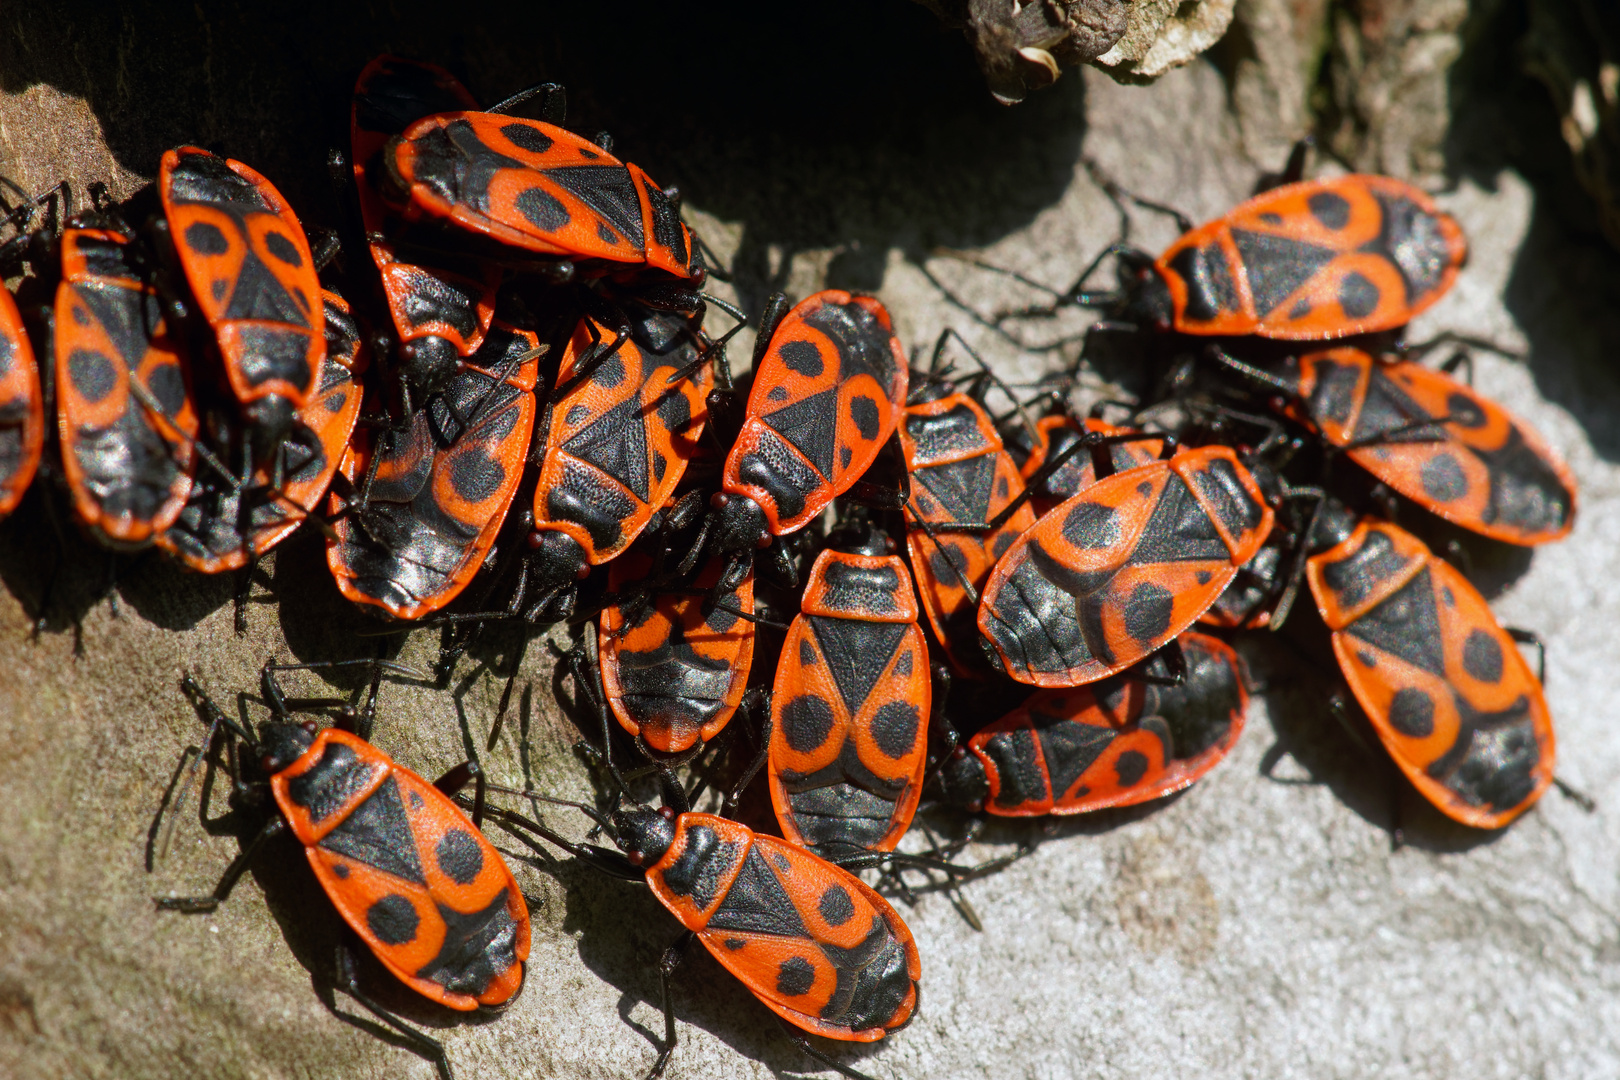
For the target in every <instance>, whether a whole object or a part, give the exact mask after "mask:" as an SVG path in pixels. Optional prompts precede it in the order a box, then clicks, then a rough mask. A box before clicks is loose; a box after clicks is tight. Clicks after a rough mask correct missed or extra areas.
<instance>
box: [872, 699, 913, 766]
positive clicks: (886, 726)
mask: <svg viewBox="0 0 1620 1080" xmlns="http://www.w3.org/2000/svg"><path fill="white" fill-rule="evenodd" d="M921 730H922V713H921V712H920V711H918V709H917V706H915V705H913V704H912V703H911V702H909V701H889V702H885V703H884V704H882V705H880V706H878V711H877V712H876V713H875V714H874V715H873V716H872V741H873V742H874V743H876V744H877V748H878V749H879V750H881V751H883V753H884V754H886V755H888V756H889V757H891V758H894V759H896V760H899V759H900V758H902V757H904V756H905V755H906V754H908V753H910V752H911V751H912V750H915V749H916V748H917V733H918V732H919V731H921Z"/></svg>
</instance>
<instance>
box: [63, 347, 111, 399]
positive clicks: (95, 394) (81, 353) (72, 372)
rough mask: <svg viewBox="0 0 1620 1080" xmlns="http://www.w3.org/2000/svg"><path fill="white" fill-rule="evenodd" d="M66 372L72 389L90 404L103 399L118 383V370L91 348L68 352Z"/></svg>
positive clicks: (101, 354) (102, 355)
mask: <svg viewBox="0 0 1620 1080" xmlns="http://www.w3.org/2000/svg"><path fill="white" fill-rule="evenodd" d="M67 374H68V381H69V382H70V383H72V384H73V389H74V390H75V391H77V392H78V394H79V396H80V397H82V398H84V400H85V401H87V402H89V403H90V404H92V405H94V404H97V403H99V402H101V401H103V400H105V398H106V397H107V395H108V394H110V393H112V392H113V388H114V387H115V386H117V385H118V372H117V371H116V370H115V369H114V368H113V364H112V361H111V360H108V359H107V357H106V356H105V354H103V353H99V352H96V351H95V350H93V349H74V350H73V351H72V352H70V353H68V361H67Z"/></svg>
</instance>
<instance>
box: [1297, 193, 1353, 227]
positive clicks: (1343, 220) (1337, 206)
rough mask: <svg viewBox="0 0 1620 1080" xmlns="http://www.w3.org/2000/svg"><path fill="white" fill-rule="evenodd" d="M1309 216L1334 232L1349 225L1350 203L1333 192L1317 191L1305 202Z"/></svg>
mask: <svg viewBox="0 0 1620 1080" xmlns="http://www.w3.org/2000/svg"><path fill="white" fill-rule="evenodd" d="M1305 205H1306V206H1309V207H1310V209H1311V216H1312V217H1314V218H1315V219H1316V220H1317V221H1320V222H1321V223H1322V224H1323V225H1324V226H1325V227H1327V228H1329V229H1333V230H1335V231H1337V230H1339V229H1342V228H1344V227H1345V226H1346V225H1348V224H1350V203H1349V201H1348V200H1346V199H1345V197H1344V196H1343V195H1340V194H1339V193H1338V192H1335V191H1318V192H1315V193H1314V194H1312V195H1311V197H1310V198H1308V199H1306V200H1305Z"/></svg>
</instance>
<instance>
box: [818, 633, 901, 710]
mask: <svg viewBox="0 0 1620 1080" xmlns="http://www.w3.org/2000/svg"><path fill="white" fill-rule="evenodd" d="M809 619H810V628H811V629H812V630H813V631H815V635H816V644H817V645H819V646H821V655H822V656H824V657H826V658H827V667H828V669H829V670H830V671H831V672H832V677H833V682H834V683H836V684H837V686H838V693H839V695H840V696H841V697H842V698H843V699H844V706H845V707H846V708H847V709H848V710H849V714H850V715H851V716H854V715H855V714H856V713H858V712H860V710H861V706H862V705H863V704H865V702H866V696H867V695H868V694H870V693H871V692H872V687H873V686H875V685H876V684H877V681H878V679H879V677H881V676H882V674H883V672H884V670H885V669H886V668H888V666H889V659H890V658H891V657H893V656H894V653H895V650H896V649H898V648H899V647H900V639H901V638H902V637H904V636H905V633H906V624H905V623H873V622H863V621H860V620H857V619H831V618H827V617H825V616H820V615H812V616H809Z"/></svg>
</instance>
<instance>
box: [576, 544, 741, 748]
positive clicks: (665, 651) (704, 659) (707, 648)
mask: <svg viewBox="0 0 1620 1080" xmlns="http://www.w3.org/2000/svg"><path fill="white" fill-rule="evenodd" d="M724 568H725V563H724V560H722V559H710V560H709V562H708V563H707V564H706V565H705V566H704V568H703V571H702V572H701V573H700V574H698V576H697V578H696V579H695V580H694V581H693V582H692V586H691V587H692V589H693V590H695V591H701V592H703V593H705V594H710V593H712V592H713V590H714V589H715V587H716V585H717V584H718V583H719V581H720V573H721V571H722V570H723V569H724ZM652 570H653V562H652V559H650V558H648V557H647V556H646V555H643V554H642V553H640V552H639V551H629V552H626V553H625V554H623V555H621V556H620V557H619V558H617V559H615V560H614V561H613V563H612V564H611V565H610V566H609V569H608V593H609V594H610V595H620V594H621V593H622V591H623V590H625V589H626V588H629V587H632V586H634V585H636V584H638V583H640V582H642V581H644V580H646V578H647V577H648V576H649V575H650V574H651V573H652ZM713 600H715V601H719V602H721V603H724V604H726V605H727V606H729V607H732V608H735V609H736V610H738V611H741V612H742V613H743V614H745V615H752V614H753V612H754V575H753V572H752V571H750V572H749V574H748V576H747V577H745V578H743V580H742V583H741V584H739V585H738V586H737V588H736V590H735V591H734V592H731V593H725V594H722V595H718V596H714V597H713ZM710 606H711V604H710V596H709V595H703V596H693V595H688V594H685V593H676V592H665V593H658V594H656V596H655V597H654V599H653V601H652V603H651V604H650V605H649V606H647V607H646V608H645V609H643V613H642V614H641V616H640V617H639V620H638V621H636V622H634V623H631V622H630V615H629V614H628V613H627V612H626V610H625V608H624V607H623V606H621V605H619V604H610V605H609V606H607V607H605V608H603V609H602V624H601V630H600V631H599V636H598V639H597V643H598V650H597V651H598V654H599V655H600V657H601V667H602V685H603V688H604V689H605V690H606V691H607V699H608V704H609V706H610V707H611V708H612V709H613V714H614V715H615V716H616V717H618V720H619V724H620V725H621V726H622V727H623V728H624V730H626V731H628V732H629V733H630V734H631V735H640V736H641V737H642V738H643V739H644V740H646V742H647V745H648V746H651V747H652V748H653V749H654V750H656V751H658V752H659V753H661V754H678V753H681V752H683V751H685V750H688V749H690V748H691V747H692V746H693V745H694V744H696V743H697V741H698V740H699V739H701V740H703V741H704V742H707V741H709V740H710V739H713V738H714V737H715V736H716V735H718V734H720V732H721V731H722V730H723V729H724V728H725V726H726V724H728V723H729V722H730V721H731V718H732V716H733V715H734V714H735V713H736V711H737V707H738V705H739V704H741V702H742V697H743V694H744V692H745V691H746V690H747V689H748V668H749V665H750V664H751V663H752V662H753V657H754V624H753V623H751V622H749V621H747V620H746V619H743V618H742V617H741V616H738V615H736V614H733V613H732V612H731V611H727V610H725V609H724V608H721V607H719V606H713V607H712V610H710V611H709V612H708V614H707V615H705V614H704V609H705V608H706V607H710Z"/></svg>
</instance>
